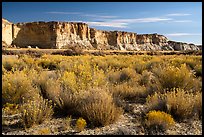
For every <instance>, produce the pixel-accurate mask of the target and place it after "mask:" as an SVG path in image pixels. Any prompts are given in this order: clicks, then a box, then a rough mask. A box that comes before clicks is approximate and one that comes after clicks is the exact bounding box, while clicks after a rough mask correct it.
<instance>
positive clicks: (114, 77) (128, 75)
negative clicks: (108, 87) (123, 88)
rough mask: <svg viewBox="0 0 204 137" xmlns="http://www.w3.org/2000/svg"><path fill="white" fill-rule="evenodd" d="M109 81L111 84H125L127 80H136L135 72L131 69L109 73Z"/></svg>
mask: <svg viewBox="0 0 204 137" xmlns="http://www.w3.org/2000/svg"><path fill="white" fill-rule="evenodd" d="M108 78H109V81H110V82H111V83H113V84H118V83H123V82H127V81H129V80H137V78H138V77H137V74H136V72H135V70H133V69H131V68H123V69H122V70H121V71H116V72H109V77H108Z"/></svg>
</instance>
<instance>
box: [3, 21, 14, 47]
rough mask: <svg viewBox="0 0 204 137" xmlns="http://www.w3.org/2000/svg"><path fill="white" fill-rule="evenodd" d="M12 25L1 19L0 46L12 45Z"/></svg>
mask: <svg viewBox="0 0 204 137" xmlns="http://www.w3.org/2000/svg"><path fill="white" fill-rule="evenodd" d="M12 39H13V38H12V23H11V22H9V21H8V20H5V19H2V46H3V47H7V46H9V45H11V43H12Z"/></svg>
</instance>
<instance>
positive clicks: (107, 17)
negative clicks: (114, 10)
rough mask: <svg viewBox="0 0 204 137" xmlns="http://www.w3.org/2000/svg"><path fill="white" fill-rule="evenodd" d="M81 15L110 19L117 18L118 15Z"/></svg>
mask: <svg viewBox="0 0 204 137" xmlns="http://www.w3.org/2000/svg"><path fill="white" fill-rule="evenodd" d="M82 16H86V17H94V18H104V19H110V18H117V17H118V16H103V15H97V14H82Z"/></svg>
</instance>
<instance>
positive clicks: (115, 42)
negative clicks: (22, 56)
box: [2, 18, 202, 51]
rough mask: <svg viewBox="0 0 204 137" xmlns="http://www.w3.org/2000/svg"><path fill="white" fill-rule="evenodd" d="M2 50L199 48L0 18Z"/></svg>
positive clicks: (140, 36)
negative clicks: (0, 19) (75, 47)
mask: <svg viewBox="0 0 204 137" xmlns="http://www.w3.org/2000/svg"><path fill="white" fill-rule="evenodd" d="M2 46H3V47H14V46H16V47H20V48H27V47H28V46H30V47H32V48H36V47H38V48H43V49H67V48H69V47H72V46H79V47H81V48H82V49H104V50H109V49H111V50H137V51H141V50H142V51H143V50H176V51H180V50H201V49H202V46H201V45H199V46H197V45H195V44H187V43H182V42H176V41H170V40H168V39H167V37H165V36H163V35H159V34H157V33H154V34H137V33H132V32H124V31H104V30H97V29H95V28H90V27H89V26H88V25H87V24H86V23H79V22H56V21H52V22H42V21H40V22H29V23H17V24H14V23H11V22H9V21H8V20H6V19H3V18H2Z"/></svg>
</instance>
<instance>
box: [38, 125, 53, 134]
mask: <svg viewBox="0 0 204 137" xmlns="http://www.w3.org/2000/svg"><path fill="white" fill-rule="evenodd" d="M36 132H37V133H36V134H37V135H49V134H51V129H50V128H49V127H45V128H40V129H38V130H37V131H36Z"/></svg>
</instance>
